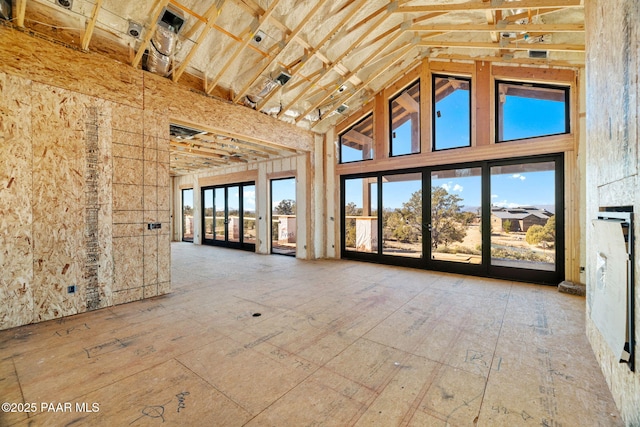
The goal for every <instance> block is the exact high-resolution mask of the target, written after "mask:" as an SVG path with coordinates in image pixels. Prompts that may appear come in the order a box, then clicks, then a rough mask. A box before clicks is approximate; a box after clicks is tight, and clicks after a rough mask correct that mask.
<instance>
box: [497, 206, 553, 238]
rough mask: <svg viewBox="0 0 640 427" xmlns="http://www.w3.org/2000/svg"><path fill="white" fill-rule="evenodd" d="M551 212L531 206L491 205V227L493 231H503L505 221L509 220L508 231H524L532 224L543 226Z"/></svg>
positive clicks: (551, 214)
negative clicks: (506, 206) (508, 206)
mask: <svg viewBox="0 0 640 427" xmlns="http://www.w3.org/2000/svg"><path fill="white" fill-rule="evenodd" d="M552 216H553V213H551V212H549V211H548V210H546V209H539V208H536V207H533V206H522V207H517V208H501V207H497V206H492V207H491V227H492V229H493V231H494V232H501V231H505V222H507V221H509V222H510V223H511V226H510V227H509V230H508V231H510V232H526V231H527V230H528V229H529V227H531V226H532V225H536V224H537V225H541V226H543V227H544V226H545V225H546V223H547V221H548V220H549V218H551V217H552Z"/></svg>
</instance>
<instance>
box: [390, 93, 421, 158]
mask: <svg viewBox="0 0 640 427" xmlns="http://www.w3.org/2000/svg"><path fill="white" fill-rule="evenodd" d="M389 111H390V116H391V149H390V153H389V155H390V156H402V155H405V154H416V153H419V152H420V81H417V82H415V83H413V84H412V85H411V86H409V87H408V88H407V89H405V90H403V91H402V92H400V94H398V95H397V96H395V97H394V98H393V99H392V100H391V101H390V102H389Z"/></svg>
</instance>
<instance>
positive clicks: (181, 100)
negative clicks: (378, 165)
mask: <svg viewBox="0 0 640 427" xmlns="http://www.w3.org/2000/svg"><path fill="white" fill-rule="evenodd" d="M144 85H145V92H144V97H145V105H153V106H154V108H156V109H158V110H164V109H165V108H166V109H167V111H169V115H170V116H171V117H172V118H175V119H178V120H181V121H186V122H192V123H198V124H201V125H202V126H207V127H209V128H212V129H214V130H215V129H223V130H227V131H229V132H232V133H234V134H236V135H238V136H239V137H240V138H242V137H243V136H244V137H246V138H249V139H251V140H258V141H265V142H270V143H275V144H278V145H283V146H286V147H292V148H296V149H300V150H304V151H311V150H312V149H313V133H312V132H309V131H306V130H304V129H301V128H299V127H297V126H295V125H290V124H287V123H284V122H282V121H280V120H276V119H274V118H273V117H270V116H267V115H265V114H262V113H260V112H257V111H254V110H251V109H249V108H246V107H243V106H239V105H235V104H232V103H229V102H223V101H220V100H218V99H215V98H211V97H207V96H205V95H203V94H199V93H197V92H189V91H185V90H184V89H183V88H181V87H180V86H178V85H177V84H175V83H173V82H172V81H171V80H168V79H165V78H162V77H159V76H155V75H152V74H148V73H147V74H145V77H144Z"/></svg>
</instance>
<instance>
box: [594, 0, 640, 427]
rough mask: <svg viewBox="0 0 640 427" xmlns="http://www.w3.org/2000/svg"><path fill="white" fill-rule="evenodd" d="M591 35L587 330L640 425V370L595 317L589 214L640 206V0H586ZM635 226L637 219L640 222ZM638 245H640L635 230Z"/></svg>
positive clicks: (628, 418)
mask: <svg viewBox="0 0 640 427" xmlns="http://www.w3.org/2000/svg"><path fill="white" fill-rule="evenodd" d="M585 10H586V15H587V16H586V35H587V64H586V73H587V120H586V135H587V136H586V140H587V159H586V168H585V169H586V174H587V188H586V193H587V203H586V215H585V216H586V222H587V224H586V228H587V243H586V247H587V265H586V268H587V275H586V276H587V335H588V336H589V339H590V342H591V345H592V347H593V350H594V353H595V354H596V357H597V358H598V361H599V363H600V366H601V368H602V371H603V373H604V375H605V378H606V379H607V382H608V384H609V387H610V389H611V392H612V394H613V397H614V399H615V401H616V404H617V405H618V407H619V409H620V412H621V415H622V417H623V418H624V420H625V422H626V424H627V425H630V426H631V425H633V426H636V425H640V370H638V369H636V373H635V374H634V373H632V372H631V371H630V370H629V369H628V367H627V365H625V364H620V363H618V360H617V358H616V357H614V355H613V354H612V352H611V350H610V349H609V347H608V345H607V344H606V341H605V340H604V338H603V337H602V336H601V334H600V332H599V331H598V329H597V328H596V327H595V325H594V323H593V322H592V321H591V320H590V317H589V315H590V312H591V306H592V304H593V294H594V289H595V286H596V259H595V258H596V248H597V242H596V241H595V239H594V235H593V228H592V227H591V221H592V220H593V219H594V218H595V217H596V215H597V213H598V209H599V208H600V207H601V206H629V205H632V206H633V209H634V212H636V219H637V217H638V216H637V212H640V191H639V190H640V188H639V187H640V183H639V182H638V176H637V174H638V168H639V166H640V165H639V164H638V162H639V160H638V149H639V147H638V146H639V137H638V120H639V116H638V112H639V111H640V87H639V82H638V70H639V69H640V26H639V24H638V22H640V3H638V2H637V1H636V0H620V1H617V2H611V1H609V0H588V1H587V2H586V4H585ZM636 230H637V227H636ZM637 237H638V234H637V231H636V247H635V253H636V254H638V253H640V239H638V238H637ZM635 271H636V276H635V277H636V278H635V289H636V292H635V307H636V318H635V324H636V337H635V342H636V346H635V351H636V363H638V356H637V354H638V353H639V352H640V309H638V307H640V292H638V291H637V290H638V289H640V274H637V272H638V271H640V257H639V256H636V261H635Z"/></svg>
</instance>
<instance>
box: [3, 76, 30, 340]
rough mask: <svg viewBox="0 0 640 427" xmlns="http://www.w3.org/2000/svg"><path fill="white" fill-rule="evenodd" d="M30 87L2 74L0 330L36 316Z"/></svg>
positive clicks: (28, 84) (21, 323)
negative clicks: (34, 310) (34, 303)
mask: <svg viewBox="0 0 640 427" xmlns="http://www.w3.org/2000/svg"><path fill="white" fill-rule="evenodd" d="M30 88H31V82H30V81H28V80H23V79H19V78H15V77H12V76H10V75H7V74H4V73H0V329H6V328H10V327H13V326H18V325H23V324H25V323H30V322H31V321H32V319H33V250H32V242H33V236H32V233H31V223H32V214H31V194H32V188H31V182H32V176H31V157H32V152H31V102H30V97H29V94H30V90H31V89H30Z"/></svg>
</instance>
